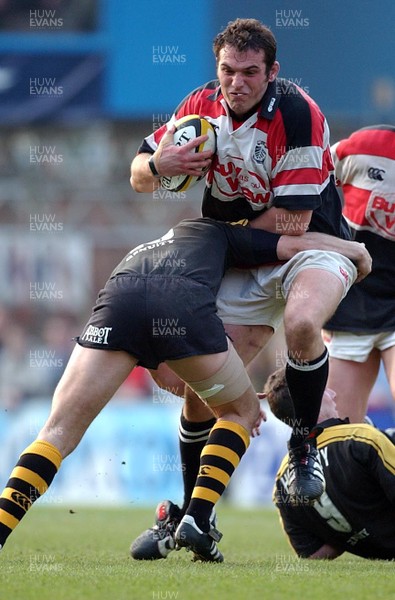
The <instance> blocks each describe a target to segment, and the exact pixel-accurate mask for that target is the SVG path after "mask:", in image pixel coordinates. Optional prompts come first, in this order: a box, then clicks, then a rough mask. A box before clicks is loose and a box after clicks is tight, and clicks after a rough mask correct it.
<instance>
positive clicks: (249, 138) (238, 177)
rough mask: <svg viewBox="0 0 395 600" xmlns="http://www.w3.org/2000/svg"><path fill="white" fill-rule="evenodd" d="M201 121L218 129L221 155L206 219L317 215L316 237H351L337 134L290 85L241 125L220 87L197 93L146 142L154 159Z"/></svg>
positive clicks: (270, 94)
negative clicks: (339, 184)
mask: <svg viewBox="0 0 395 600" xmlns="http://www.w3.org/2000/svg"><path fill="white" fill-rule="evenodd" d="M188 114H199V115H200V116H202V117H204V118H206V119H207V120H208V121H209V122H210V123H211V124H212V125H213V126H214V128H215V131H216V134H217V152H216V155H215V156H214V158H213V162H212V165H211V168H210V170H209V172H208V174H207V177H206V188H205V192H204V196H203V206H202V212H203V215H204V216H208V217H212V218H215V219H219V220H237V219H240V218H250V219H251V218H254V217H256V216H257V215H258V214H259V212H260V211H262V210H265V209H267V208H269V207H270V206H276V207H282V208H286V209H288V210H313V211H314V212H313V216H312V220H311V223H310V230H312V231H324V232H326V233H332V234H334V235H337V236H340V237H349V233H348V228H347V226H346V224H345V222H344V221H343V220H342V216H341V201H340V198H339V195H338V193H337V190H336V189H335V184H334V177H333V169H334V168H333V163H332V158H331V153H330V145H329V128H328V124H327V122H326V119H325V117H324V115H323V114H322V113H321V111H320V109H319V108H318V106H317V104H316V103H315V102H314V101H313V100H312V99H311V98H310V97H309V96H308V95H307V94H306V93H305V92H304V91H303V90H301V89H300V88H299V87H298V86H297V85H295V84H294V83H292V82H290V81H287V80H285V79H276V80H275V81H274V82H271V83H269V85H268V88H267V90H266V93H265V95H264V96H263V98H262V101H261V103H260V106H259V107H258V109H257V110H256V109H255V110H254V111H253V112H252V114H250V115H247V116H246V117H244V118H243V120H241V121H240V120H237V118H235V115H233V114H232V113H231V111H230V109H229V107H228V105H227V104H226V102H225V99H224V97H223V95H222V93H221V88H220V86H219V82H218V81H217V80H214V81H210V82H209V83H207V84H205V85H204V86H201V87H199V88H197V89H196V90H194V91H193V92H191V93H190V94H189V95H188V96H187V97H186V98H185V99H184V100H183V101H182V102H181V104H180V105H179V106H178V108H177V109H176V111H175V112H174V114H173V115H172V118H171V120H170V121H169V123H168V124H167V125H163V126H162V127H161V128H160V129H158V130H156V131H155V132H154V133H152V134H151V135H149V136H148V137H147V138H145V140H144V142H143V144H142V145H141V147H140V148H139V152H151V153H152V152H154V151H155V150H156V148H157V146H158V144H159V142H160V140H161V138H162V136H163V135H164V133H165V131H166V127H168V126H170V124H172V123H173V122H174V121H175V120H176V119H179V118H181V117H183V116H185V115H188Z"/></svg>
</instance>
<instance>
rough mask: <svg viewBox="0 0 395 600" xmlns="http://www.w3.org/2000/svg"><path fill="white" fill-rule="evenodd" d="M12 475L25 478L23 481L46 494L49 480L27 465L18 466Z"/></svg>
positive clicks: (40, 492)
mask: <svg viewBox="0 0 395 600" xmlns="http://www.w3.org/2000/svg"><path fill="white" fill-rule="evenodd" d="M11 477H18V478H19V479H23V481H26V483H28V484H29V485H31V486H32V487H34V488H36V490H37V491H38V493H39V494H40V495H42V494H44V492H46V491H47V489H48V484H47V482H46V481H45V480H44V479H43V478H42V477H40V475H37V473H35V472H34V471H31V470H30V469H26V467H19V466H16V467H15V468H14V469H13V471H12V473H11Z"/></svg>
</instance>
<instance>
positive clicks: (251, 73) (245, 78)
mask: <svg viewBox="0 0 395 600" xmlns="http://www.w3.org/2000/svg"><path fill="white" fill-rule="evenodd" d="M279 68H280V66H279V64H278V63H277V62H275V63H274V65H273V67H272V69H271V70H270V72H269V74H267V73H266V69H267V67H266V62H265V52H264V51H263V50H259V51H258V52H256V51H255V50H247V51H246V52H238V51H237V50H236V49H235V48H234V47H233V46H229V45H225V46H224V47H223V48H221V50H220V52H219V56H218V63H217V75H218V79H219V82H220V84H221V91H222V94H223V96H224V98H225V100H226V102H227V103H228V105H229V106H230V108H231V109H232V110H233V111H234V113H235V114H236V115H238V116H242V115H243V114H245V113H247V112H248V111H249V110H251V108H253V107H254V106H255V105H256V104H258V102H259V101H260V100H261V99H262V97H263V95H264V93H265V92H266V89H267V86H268V84H269V82H270V81H273V80H274V79H275V77H276V76H277V73H278V71H279Z"/></svg>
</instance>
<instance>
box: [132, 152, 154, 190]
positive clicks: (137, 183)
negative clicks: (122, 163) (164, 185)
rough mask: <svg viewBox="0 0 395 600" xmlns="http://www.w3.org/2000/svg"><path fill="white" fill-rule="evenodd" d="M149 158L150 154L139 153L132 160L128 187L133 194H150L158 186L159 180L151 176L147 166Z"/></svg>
mask: <svg viewBox="0 0 395 600" xmlns="http://www.w3.org/2000/svg"><path fill="white" fill-rule="evenodd" d="M150 158H151V154H148V153H141V154H138V155H137V156H136V157H135V158H134V159H133V162H132V164H131V168H130V171H131V177H130V185H131V186H132V188H133V189H134V191H135V192H144V193H150V192H153V191H154V190H156V189H158V188H159V186H160V181H159V178H158V177H155V176H154V175H153V173H152V171H151V169H150V167H149V165H148V160H149V159H150Z"/></svg>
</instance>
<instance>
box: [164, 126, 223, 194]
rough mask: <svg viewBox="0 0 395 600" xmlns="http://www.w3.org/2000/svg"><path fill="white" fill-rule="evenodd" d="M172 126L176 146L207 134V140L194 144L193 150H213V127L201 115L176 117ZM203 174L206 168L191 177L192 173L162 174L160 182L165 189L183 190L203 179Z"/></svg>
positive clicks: (214, 145)
mask: <svg viewBox="0 0 395 600" xmlns="http://www.w3.org/2000/svg"><path fill="white" fill-rule="evenodd" d="M174 126H175V128H176V130H175V132H174V143H175V145H176V146H183V145H184V144H186V143H187V142H190V141H191V140H194V139H195V138H197V137H199V136H200V135H207V136H208V140H207V141H205V142H203V143H202V144H199V146H196V148H195V152H203V151H205V150H211V151H212V152H215V148H216V137H215V131H214V127H213V126H212V125H211V123H209V122H208V121H207V120H206V119H204V118H203V117H200V116H199V115H187V116H186V117H182V118H181V119H178V121H176V122H175V123H174ZM205 174H206V170H205V171H203V172H202V174H201V175H200V176H199V177H193V176H192V175H173V176H172V177H166V176H163V177H161V179H160V183H161V186H162V187H163V188H164V189H165V190H170V191H172V192H184V191H185V190H188V189H189V188H190V187H192V186H193V185H195V183H197V182H198V181H200V180H201V179H203V177H204V176H205Z"/></svg>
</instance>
